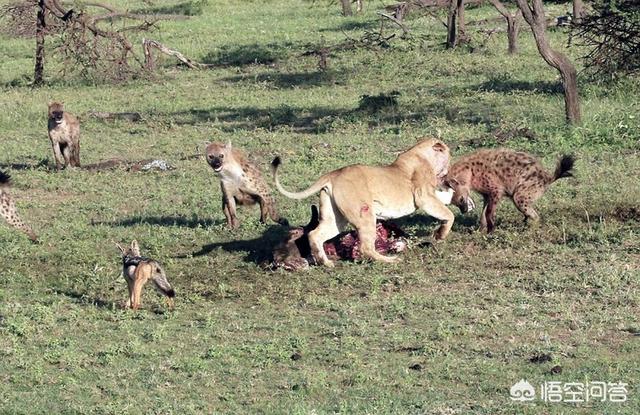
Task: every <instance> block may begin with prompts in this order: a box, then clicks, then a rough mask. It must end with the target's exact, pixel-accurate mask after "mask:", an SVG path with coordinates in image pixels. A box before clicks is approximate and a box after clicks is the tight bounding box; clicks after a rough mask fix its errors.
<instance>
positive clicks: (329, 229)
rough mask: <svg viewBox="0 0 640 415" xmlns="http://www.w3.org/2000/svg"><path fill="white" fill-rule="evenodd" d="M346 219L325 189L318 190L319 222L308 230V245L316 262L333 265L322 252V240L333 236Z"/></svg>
mask: <svg viewBox="0 0 640 415" xmlns="http://www.w3.org/2000/svg"><path fill="white" fill-rule="evenodd" d="M345 225H346V221H345V219H344V216H342V214H341V213H340V211H339V210H338V209H337V208H336V207H335V205H334V204H333V201H332V200H331V196H329V195H328V194H327V192H326V191H325V190H323V191H321V192H320V223H319V224H318V226H317V227H316V228H315V229H314V230H312V231H311V232H309V245H310V246H311V254H312V255H313V257H314V258H315V260H316V262H317V263H319V264H322V265H325V266H327V267H332V266H333V261H331V260H330V259H329V258H328V257H327V254H326V253H325V252H324V242H325V241H327V240H329V239H331V238H333V237H334V236H336V235H338V234H339V233H340V230H341V229H342V228H344V226H345Z"/></svg>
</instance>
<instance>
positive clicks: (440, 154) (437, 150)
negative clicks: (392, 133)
mask: <svg viewBox="0 0 640 415" xmlns="http://www.w3.org/2000/svg"><path fill="white" fill-rule="evenodd" d="M411 150H416V151H417V152H418V154H420V156H421V157H422V158H424V159H426V160H427V161H428V162H429V164H430V165H431V168H432V169H433V172H434V173H435V174H436V178H437V179H438V181H439V182H440V181H442V179H443V178H444V176H446V175H447V171H448V170H449V160H450V158H451V155H450V153H449V147H448V146H447V145H446V144H445V143H443V142H442V141H440V140H437V139H435V138H427V139H425V140H422V141H421V142H419V143H418V144H416V145H415V146H414V147H413V148H412V149H411Z"/></svg>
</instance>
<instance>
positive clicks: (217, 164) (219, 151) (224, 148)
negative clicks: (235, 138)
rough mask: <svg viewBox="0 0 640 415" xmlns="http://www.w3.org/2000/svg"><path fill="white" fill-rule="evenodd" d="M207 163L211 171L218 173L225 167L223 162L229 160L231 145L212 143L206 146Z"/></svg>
mask: <svg viewBox="0 0 640 415" xmlns="http://www.w3.org/2000/svg"><path fill="white" fill-rule="evenodd" d="M206 153H207V163H209V165H210V166H211V168H212V169H213V171H215V172H216V173H220V172H221V171H222V169H224V167H225V161H229V160H231V158H232V157H231V143H230V142H229V143H227V144H222V143H218V142H213V143H210V144H209V145H207V150H206Z"/></svg>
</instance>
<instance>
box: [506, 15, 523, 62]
mask: <svg viewBox="0 0 640 415" xmlns="http://www.w3.org/2000/svg"><path fill="white" fill-rule="evenodd" d="M520 16H522V13H520V12H518V13H516V15H515V16H511V15H510V16H509V17H507V38H508V40H509V49H508V52H509V55H515V54H517V53H518V34H519V33H520Z"/></svg>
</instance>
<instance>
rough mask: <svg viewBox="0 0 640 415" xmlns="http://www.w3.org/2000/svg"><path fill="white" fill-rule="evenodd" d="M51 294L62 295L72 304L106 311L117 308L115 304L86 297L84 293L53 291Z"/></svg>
mask: <svg viewBox="0 0 640 415" xmlns="http://www.w3.org/2000/svg"><path fill="white" fill-rule="evenodd" d="M53 292H54V293H56V294H60V295H64V296H65V297H68V298H70V299H71V300H72V301H73V302H74V303H76V304H80V305H89V306H93V307H98V308H108V309H113V308H115V307H117V303H116V302H114V301H107V300H103V299H102V298H98V297H92V296H89V295H87V294H86V293H81V292H79V291H74V290H62V289H54V290H53Z"/></svg>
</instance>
